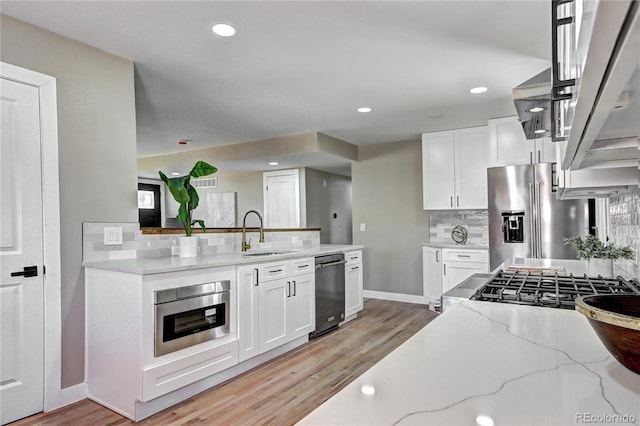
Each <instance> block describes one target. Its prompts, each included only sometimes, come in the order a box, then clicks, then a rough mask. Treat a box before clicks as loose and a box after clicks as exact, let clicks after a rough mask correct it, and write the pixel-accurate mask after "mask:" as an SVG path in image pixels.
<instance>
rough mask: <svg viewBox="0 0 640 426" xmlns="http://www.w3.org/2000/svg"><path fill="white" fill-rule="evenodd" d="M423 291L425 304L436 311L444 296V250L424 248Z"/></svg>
mask: <svg viewBox="0 0 640 426" xmlns="http://www.w3.org/2000/svg"><path fill="white" fill-rule="evenodd" d="M422 291H423V294H424V303H425V304H427V305H429V308H430V309H431V310H435V303H436V302H440V297H441V296H442V249H441V248H439V247H426V246H425V247H422Z"/></svg>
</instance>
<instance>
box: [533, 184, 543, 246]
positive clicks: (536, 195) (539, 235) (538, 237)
mask: <svg viewBox="0 0 640 426" xmlns="http://www.w3.org/2000/svg"><path fill="white" fill-rule="evenodd" d="M533 195H534V198H533V201H534V203H535V207H536V223H537V224H540V221H541V220H542V219H541V215H542V212H541V210H540V182H536V183H535V186H534V193H533ZM536 257H537V258H541V257H542V229H541V227H540V226H539V225H538V226H536Z"/></svg>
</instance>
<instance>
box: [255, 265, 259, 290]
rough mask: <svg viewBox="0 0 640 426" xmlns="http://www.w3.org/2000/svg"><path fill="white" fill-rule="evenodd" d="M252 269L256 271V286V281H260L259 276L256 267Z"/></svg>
mask: <svg viewBox="0 0 640 426" xmlns="http://www.w3.org/2000/svg"><path fill="white" fill-rule="evenodd" d="M254 271H256V287H258V282H259V281H260V280H259V277H260V276H259V275H258V274H259V272H258V268H256V269H254Z"/></svg>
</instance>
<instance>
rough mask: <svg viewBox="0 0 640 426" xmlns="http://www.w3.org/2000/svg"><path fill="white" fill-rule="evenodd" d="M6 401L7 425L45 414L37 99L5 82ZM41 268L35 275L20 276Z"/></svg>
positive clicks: (1, 165)
mask: <svg viewBox="0 0 640 426" xmlns="http://www.w3.org/2000/svg"><path fill="white" fill-rule="evenodd" d="M0 82H1V86H0V100H1V102H0V103H1V107H2V114H1V117H2V123H1V138H2V139H1V141H0V142H1V143H0V146H1V150H0V175H1V178H2V180H1V181H0V182H1V183H0V266H1V269H0V320H1V322H0V367H1V368H0V400H1V410H0V412H1V414H0V420H1V421H2V424H5V423H8V422H11V421H13V420H16V419H19V418H22V417H26V416H29V415H31V414H34V413H37V412H40V411H42V410H43V408H44V382H43V377H44V376H43V374H44V373H43V370H44V299H43V286H44V280H43V276H42V275H43V271H42V268H43V221H42V215H43V212H42V174H41V157H40V119H39V93H38V89H37V88H36V87H32V86H28V85H25V84H21V83H16V82H13V81H10V80H6V79H0ZM25 267H35V268H36V270H37V276H28V275H29V274H26V276H25V275H16V273H18V274H19V273H23V272H24V270H25Z"/></svg>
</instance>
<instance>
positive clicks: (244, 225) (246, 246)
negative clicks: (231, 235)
mask: <svg viewBox="0 0 640 426" xmlns="http://www.w3.org/2000/svg"><path fill="white" fill-rule="evenodd" d="M249 213H255V214H257V215H258V219H260V239H259V240H258V242H259V243H264V228H263V227H262V216H260V213H258V212H257V211H255V210H249V211H248V212H246V213H245V214H244V218H243V219H242V251H247V250H248V249H250V248H251V238H249V242H247V216H248V215H249Z"/></svg>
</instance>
